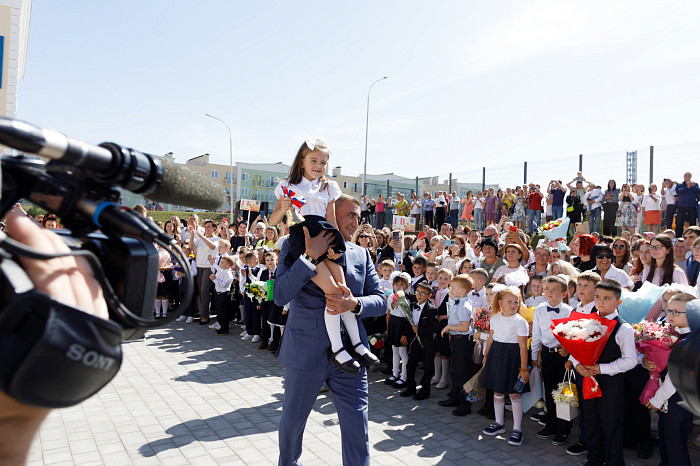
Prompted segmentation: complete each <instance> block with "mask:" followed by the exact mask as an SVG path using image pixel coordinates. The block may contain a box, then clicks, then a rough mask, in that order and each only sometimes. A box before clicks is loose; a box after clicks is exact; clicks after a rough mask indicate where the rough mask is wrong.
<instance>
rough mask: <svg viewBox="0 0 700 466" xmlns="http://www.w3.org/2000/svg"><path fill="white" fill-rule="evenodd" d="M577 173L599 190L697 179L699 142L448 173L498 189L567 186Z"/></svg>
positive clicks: (699, 166)
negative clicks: (554, 182)
mask: <svg viewBox="0 0 700 466" xmlns="http://www.w3.org/2000/svg"><path fill="white" fill-rule="evenodd" d="M480 165H481V164H480ZM578 171H581V172H582V173H583V176H584V177H585V178H586V179H587V180H589V181H591V182H593V183H596V184H600V185H601V186H602V187H603V188H605V186H606V185H607V182H608V180H611V179H612V180H615V181H616V182H617V185H618V187H619V186H621V185H622V183H624V182H632V183H642V184H644V185H646V186H648V185H649V184H650V183H652V182H654V183H656V184H657V185H658V186H660V184H661V182H662V181H663V179H664V178H671V179H672V180H674V181H677V182H678V181H682V180H683V174H684V173H685V172H691V173H693V174H694V175H695V178H698V179H700V142H691V143H685V144H673V145H667V146H649V147H641V148H631V149H626V150H616V151H610V152H600V153H593V154H578V155H565V156H562V157H558V158H553V159H547V160H535V161H530V162H528V161H523V162H522V163H515V164H508V165H496V164H494V165H488V164H487V165H484V166H482V167H478V168H477V167H475V168H469V169H468V170H465V171H460V172H452V177H453V178H456V179H457V180H458V181H459V182H460V183H480V184H485V185H487V186H488V185H498V186H500V187H502V188H505V187H514V186H517V185H522V184H523V183H535V184H539V185H540V186H542V187H543V188H545V187H546V186H547V184H548V183H549V181H551V180H560V181H562V182H563V183H564V184H566V183H568V182H569V181H571V180H572V179H574V177H575V176H576V172H578ZM448 177H449V174H441V175H440V178H441V179H443V178H445V179H446V178H448Z"/></svg>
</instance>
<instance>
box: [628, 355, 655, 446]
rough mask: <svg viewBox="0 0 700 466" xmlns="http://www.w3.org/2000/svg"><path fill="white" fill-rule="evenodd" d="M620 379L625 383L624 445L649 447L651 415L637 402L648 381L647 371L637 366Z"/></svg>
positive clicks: (647, 409)
mask: <svg viewBox="0 0 700 466" xmlns="http://www.w3.org/2000/svg"><path fill="white" fill-rule="evenodd" d="M622 377H623V379H624V381H625V423H624V427H623V431H624V443H625V445H629V446H630V447H633V448H637V447H638V446H640V445H651V414H650V413H649V408H647V407H646V406H644V405H643V404H642V403H640V402H639V396H640V395H641V394H642V390H644V386H645V385H646V383H647V381H648V380H649V371H648V370H646V369H645V368H644V367H643V366H642V365H641V364H637V365H636V366H635V367H634V369H631V370H629V371H627V372H625V373H623V374H622Z"/></svg>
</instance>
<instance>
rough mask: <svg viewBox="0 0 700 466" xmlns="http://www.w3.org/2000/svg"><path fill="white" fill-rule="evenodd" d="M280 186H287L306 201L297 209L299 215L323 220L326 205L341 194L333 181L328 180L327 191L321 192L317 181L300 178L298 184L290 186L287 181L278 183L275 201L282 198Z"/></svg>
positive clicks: (282, 193)
mask: <svg viewBox="0 0 700 466" xmlns="http://www.w3.org/2000/svg"><path fill="white" fill-rule="evenodd" d="M282 186H287V187H288V188H289V189H291V190H292V191H294V192H295V193H296V194H298V195H300V196H303V197H304V199H305V200H306V204H304V205H303V206H302V207H301V209H299V213H300V214H301V215H318V216H321V217H323V218H326V210H327V208H328V204H329V203H330V202H331V201H334V200H336V199H338V197H340V195H341V194H342V192H341V191H340V188H339V187H338V184H337V183H336V182H335V181H332V180H328V189H324V190H323V191H321V190H320V189H321V183H320V182H319V181H318V179H316V180H313V181H311V180H309V179H307V178H306V177H305V176H302V178H301V182H300V183H299V184H292V185H290V184H289V181H287V180H282V181H280V182H279V184H278V185H277V187H276V188H275V196H276V197H277V199H279V198H281V197H282V196H284V192H283V191H282Z"/></svg>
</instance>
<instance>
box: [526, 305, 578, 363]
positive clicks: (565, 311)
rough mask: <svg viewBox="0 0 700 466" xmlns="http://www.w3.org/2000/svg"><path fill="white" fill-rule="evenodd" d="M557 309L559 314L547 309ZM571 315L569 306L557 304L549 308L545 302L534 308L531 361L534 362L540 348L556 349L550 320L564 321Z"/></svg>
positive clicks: (556, 341) (556, 342) (557, 342)
mask: <svg viewBox="0 0 700 466" xmlns="http://www.w3.org/2000/svg"><path fill="white" fill-rule="evenodd" d="M550 307H551V308H553V309H554V308H556V309H559V312H554V311H549V310H548V308H550ZM570 315H571V306H569V305H568V304H564V303H563V302H562V303H559V305H558V306H550V305H549V303H547V302H545V303H542V304H540V305H539V306H537V307H536V308H535V315H534V317H533V318H532V343H531V344H530V349H531V351H532V360H533V361H536V360H537V356H539V354H540V349H541V348H542V346H543V345H544V346H546V347H548V348H556V347H557V346H559V341H558V340H557V339H556V338H555V337H554V334H553V333H552V319H566V318H567V317H569V316H570Z"/></svg>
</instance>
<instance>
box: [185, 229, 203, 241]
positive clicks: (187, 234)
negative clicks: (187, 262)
mask: <svg viewBox="0 0 700 466" xmlns="http://www.w3.org/2000/svg"><path fill="white" fill-rule="evenodd" d="M197 231H198V232H200V233H201V234H204V227H197ZM180 239H181V240H182V242H183V243H186V242H188V241H189V240H190V232H189V231H187V228H183V229H182V231H181V232H180ZM195 239H196V238H195Z"/></svg>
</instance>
